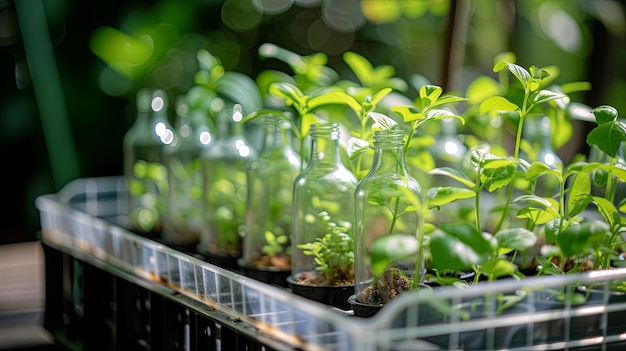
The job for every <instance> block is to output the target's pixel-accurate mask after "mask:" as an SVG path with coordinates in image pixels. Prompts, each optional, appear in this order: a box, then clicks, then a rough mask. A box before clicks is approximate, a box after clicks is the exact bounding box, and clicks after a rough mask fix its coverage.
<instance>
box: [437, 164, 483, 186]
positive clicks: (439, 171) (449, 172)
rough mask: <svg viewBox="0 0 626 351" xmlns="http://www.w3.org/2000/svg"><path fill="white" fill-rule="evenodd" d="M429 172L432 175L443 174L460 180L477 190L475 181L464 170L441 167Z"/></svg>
mask: <svg viewBox="0 0 626 351" xmlns="http://www.w3.org/2000/svg"><path fill="white" fill-rule="evenodd" d="M428 173H429V174H432V175H443V176H446V177H449V178H452V179H454V180H456V181H458V182H461V183H462V184H464V185H465V186H467V187H468V188H470V189H471V190H473V191H475V184H474V182H473V181H472V180H471V179H470V178H469V177H468V176H466V175H465V174H464V173H463V172H461V171H459V170H456V169H454V168H451V167H440V168H435V169H433V170H432V171H430V172H428Z"/></svg>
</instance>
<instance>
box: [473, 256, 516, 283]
mask: <svg viewBox="0 0 626 351" xmlns="http://www.w3.org/2000/svg"><path fill="white" fill-rule="evenodd" d="M480 271H481V272H482V273H483V274H486V275H489V276H493V277H495V278H498V277H504V276H510V275H513V272H514V271H515V265H514V264H513V263H512V262H509V261H508V260H506V259H503V258H498V259H496V260H493V261H488V262H485V263H483V264H482V265H480Z"/></svg>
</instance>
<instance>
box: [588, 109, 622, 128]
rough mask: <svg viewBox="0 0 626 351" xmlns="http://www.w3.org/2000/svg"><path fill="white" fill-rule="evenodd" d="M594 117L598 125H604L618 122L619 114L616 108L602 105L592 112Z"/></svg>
mask: <svg viewBox="0 0 626 351" xmlns="http://www.w3.org/2000/svg"><path fill="white" fill-rule="evenodd" d="M591 112H592V113H593V116H594V117H595V118H596V123H598V124H603V123H607V122H613V121H615V120H617V117H618V113H617V110H616V109H615V107H613V106H609V105H602V106H599V107H596V108H594V109H593V110H591Z"/></svg>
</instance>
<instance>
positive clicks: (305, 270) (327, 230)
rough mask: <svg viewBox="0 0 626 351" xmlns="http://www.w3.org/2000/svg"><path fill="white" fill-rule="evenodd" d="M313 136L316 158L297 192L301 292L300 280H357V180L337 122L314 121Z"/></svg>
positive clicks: (296, 264) (295, 275)
mask: <svg viewBox="0 0 626 351" xmlns="http://www.w3.org/2000/svg"><path fill="white" fill-rule="evenodd" d="M309 136H310V137H311V158H310V161H309V164H308V166H307V167H306V168H305V169H304V170H303V171H302V172H301V173H300V174H299V175H298V177H297V178H296V180H295V182H294V191H293V192H294V207H293V252H292V268H291V276H290V277H289V280H290V285H291V286H292V289H293V291H294V293H296V294H301V293H299V290H298V289H297V287H298V285H304V284H312V285H318V286H319V285H321V286H336V285H350V286H353V284H354V245H353V243H354V236H353V225H352V223H353V220H354V190H355V188H356V184H357V179H356V177H355V175H354V174H353V173H352V172H351V171H350V170H348V169H347V168H346V167H345V166H344V164H343V163H342V160H341V156H340V149H339V138H340V131H339V125H338V124H337V123H323V124H314V125H312V126H311V129H310V130H309ZM316 249H320V250H321V251H320V250H316ZM293 283H295V284H293ZM353 291H354V290H353V289H351V292H353ZM342 300H343V301H342V302H343V303H345V301H347V299H345V298H344V299H342ZM318 301H320V300H318ZM320 302H324V301H320Z"/></svg>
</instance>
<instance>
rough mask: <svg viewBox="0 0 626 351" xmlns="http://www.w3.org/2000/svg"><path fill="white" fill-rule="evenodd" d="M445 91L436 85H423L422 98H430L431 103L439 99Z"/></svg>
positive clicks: (421, 89) (420, 92)
mask: <svg viewBox="0 0 626 351" xmlns="http://www.w3.org/2000/svg"><path fill="white" fill-rule="evenodd" d="M442 93H443V89H442V88H441V87H439V86H436V85H422V87H421V88H420V91H419V97H420V99H424V98H426V99H428V100H429V101H430V102H431V103H432V102H433V101H437V99H438V98H439V96H441V94H442Z"/></svg>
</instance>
